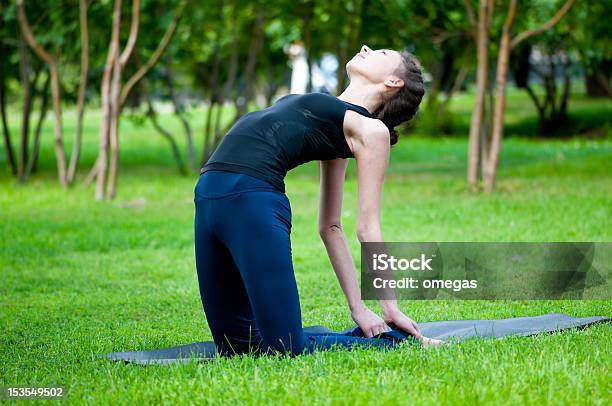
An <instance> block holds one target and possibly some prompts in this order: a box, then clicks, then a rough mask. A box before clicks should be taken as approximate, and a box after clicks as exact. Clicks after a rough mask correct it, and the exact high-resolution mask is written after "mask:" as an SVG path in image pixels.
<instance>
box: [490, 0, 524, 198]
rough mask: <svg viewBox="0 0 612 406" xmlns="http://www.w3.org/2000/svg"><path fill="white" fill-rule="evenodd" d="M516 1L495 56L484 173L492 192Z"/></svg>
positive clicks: (513, 1) (505, 24)
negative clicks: (495, 68) (491, 127)
mask: <svg viewBox="0 0 612 406" xmlns="http://www.w3.org/2000/svg"><path fill="white" fill-rule="evenodd" d="M516 2H517V0H510V6H509V9H508V15H507V16H506V21H505V22H504V26H503V28H502V35H501V41H500V44H499V54H498V58H497V77H496V81H495V83H496V98H495V112H494V113H493V133H492V134H491V148H490V151H489V162H488V164H487V166H486V170H485V173H484V182H485V191H486V192H492V191H493V188H494V187H495V177H496V176H495V175H496V170H497V163H498V161H499V153H500V150H501V141H502V137H503V130H504V125H503V122H504V109H505V107H506V97H505V96H506V79H507V77H508V62H509V58H510V30H511V29H512V25H513V24H514V19H515V17H516Z"/></svg>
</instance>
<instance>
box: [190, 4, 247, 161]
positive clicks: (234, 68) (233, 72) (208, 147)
mask: <svg viewBox="0 0 612 406" xmlns="http://www.w3.org/2000/svg"><path fill="white" fill-rule="evenodd" d="M236 7H237V6H236V2H235V1H234V2H233V7H232V11H233V15H232V21H236V14H237V11H236ZM231 35H232V49H231V53H230V61H229V68H228V73H227V81H226V82H225V84H224V86H223V90H222V91H221V92H220V94H219V103H218V108H217V119H216V120H215V129H214V132H213V133H212V134H213V137H212V142H211V140H209V138H210V137H209V135H208V133H206V134H205V139H204V147H203V149H202V157H201V162H200V164H201V165H203V164H204V163H205V162H206V161H207V160H208V158H209V157H210V155H211V153H212V150H213V146H214V145H215V144H217V140H218V139H221V138H222V137H223V133H224V132H225V130H226V129H227V128H223V130H222V131H220V130H219V125H220V121H221V120H220V117H221V112H222V111H223V108H224V107H225V96H226V95H227V94H229V93H230V91H231V90H232V89H233V88H234V84H235V83H236V77H237V75H238V39H239V38H238V24H237V23H235V24H232V34H231ZM233 122H234V120H231V121H230V123H233ZM228 127H229V126H228Z"/></svg>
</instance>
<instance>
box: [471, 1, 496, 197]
mask: <svg viewBox="0 0 612 406" xmlns="http://www.w3.org/2000/svg"><path fill="white" fill-rule="evenodd" d="M492 7H493V1H492V0H480V2H479V6H478V32H477V43H476V47H477V68H476V100H475V101H474V108H473V110H472V120H471V122H470V138H469V150H468V176H467V177H468V183H469V185H470V187H471V188H472V189H475V188H476V185H477V183H478V164H479V159H478V158H479V149H480V146H479V141H480V137H481V135H480V130H481V127H482V120H483V112H484V101H485V100H484V99H485V92H486V88H487V74H488V58H489V50H488V46H489V26H490V21H489V18H488V15H489V14H490V13H492V10H491V8H492Z"/></svg>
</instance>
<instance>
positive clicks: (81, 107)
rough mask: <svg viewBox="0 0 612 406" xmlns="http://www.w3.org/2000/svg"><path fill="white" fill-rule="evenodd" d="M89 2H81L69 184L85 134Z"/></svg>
mask: <svg viewBox="0 0 612 406" xmlns="http://www.w3.org/2000/svg"><path fill="white" fill-rule="evenodd" d="M87 4H88V0H79V25H80V27H81V77H80V79H79V96H78V102H77V123H76V134H75V137H74V144H73V146H72V154H71V155H70V164H69V165H68V184H72V183H73V182H74V178H75V176H76V170H77V165H78V163H79V156H80V154H81V138H82V133H83V128H82V127H83V113H84V111H85V91H86V90H87V74H88V72H89V28H88V25H87Z"/></svg>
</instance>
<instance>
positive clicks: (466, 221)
mask: <svg viewBox="0 0 612 406" xmlns="http://www.w3.org/2000/svg"><path fill="white" fill-rule="evenodd" d="M512 97H514V96H512ZM461 100H462V99H461V98H460V99H458V102H457V104H456V111H457V112H458V114H465V112H469V98H468V99H465V100H463V101H461ZM525 102H528V101H527V100H526V99H524V100H523V103H525ZM583 103H585V106H586V107H584V106H583V107H584V108H585V109H586V110H587V111H590V110H589V108H588V103H587V102H586V101H583ZM520 106H521V104H520V103H518V102H516V101H514V102H513V101H512V100H511V102H510V103H509V108H510V111H509V114H510V117H520V116H521V115H523V114H524V113H523V112H522V111H520V108H521V107H520ZM592 110H595V111H598V110H601V111H606V112H607V114H609V112H610V110H611V109H610V103H609V102H603V103H602V102H597V103H593V105H592ZM462 111H463V112H464V113H461V112H462ZM86 117H87V121H86V134H85V150H84V156H83V158H84V159H83V165H82V170H81V173H80V177H81V178H82V177H83V176H84V174H85V172H86V170H87V168H88V167H89V165H91V163H92V162H93V160H94V158H95V146H96V138H97V132H96V131H97V120H98V115H97V113H96V112H93V113H92V112H88V114H87V116H86ZM526 117H527V120H528V122H529V120H533V115H526ZM73 118H74V113H73V112H70V111H69V112H67V114H66V122H65V126H64V128H65V130H66V132H67V136H66V138H67V141H69V138H70V137H68V134H72V131H73V129H74V120H73ZM11 120H13V121H12V124H13V126H14V129H13V133H14V134H15V133H16V130H17V126H18V121H17V120H18V115H17V114H12V115H11ZM201 120H202V115H201V114H195V113H194V114H193V116H192V122H193V123H194V125H195V129H196V131H200V132H201V124H202V122H201ZM165 122H166V124H167V125H168V126H169V127H170V128H174V129H175V130H178V129H179V128H180V127H179V125H178V123H177V122H176V121H175V120H174V119H172V118H166V119H165ZM517 122H518V123H519V124H520V122H521V121H520V119H519V120H518V121H517ZM519 127H520V125H519ZM178 135H179V136H180V135H181V133H180V132H178ZM525 135H526V136H528V135H531V134H527V133H525ZM51 139H52V121H51V120H48V121H47V123H46V125H45V132H44V145H43V150H42V153H43V155H42V161H41V169H40V173H37V174H35V175H34V176H33V177H32V178H31V179H30V181H29V182H28V184H26V185H18V184H16V183H15V181H14V179H13V178H11V177H10V176H8V175H7V173H6V172H3V173H2V174H1V175H0V241H1V243H0V270H1V275H2V283H1V284H0V306H1V309H2V311H1V312H0V323H1V324H0V325H1V326H2V333H1V334H0V365H1V367H0V383H1V384H7V385H8V384H11V385H34V384H36V385H51V384H63V385H66V386H67V388H68V399H69V400H70V401H71V403H75V404H82V403H85V402H87V403H94V402H95V403H117V402H119V403H122V404H125V403H131V402H136V403H138V404H144V403H147V404H148V403H151V402H155V403H159V402H164V403H172V404H174V403H178V402H181V403H193V404H201V403H228V404H233V403H236V402H238V403H255V404H266V403H290V404H297V403H315V404H353V403H357V404H395V403H400V404H414V403H418V404H457V403H465V404H489V403H493V402H494V403H505V404H516V403H528V404H550V403H552V404H559V403H562V404H576V403H577V404H609V401H610V398H611V396H612V382H611V380H610V368H611V366H612V362H611V361H612V360H611V357H610V354H611V353H612V340H611V333H612V327H611V326H610V324H602V325H595V326H592V327H590V328H587V329H585V330H582V331H566V332H562V333H558V334H550V335H540V336H535V337H528V338H516V337H510V338H505V339H502V340H484V339H474V340H469V341H466V342H463V343H460V344H457V345H454V346H452V347H451V348H447V349H442V350H437V351H423V350H421V349H419V348H416V347H412V348H402V349H398V350H393V351H390V352H382V351H376V350H360V351H355V352H346V351H330V352H322V353H317V354H314V355H307V356H300V357H297V358H294V359H283V358H274V357H269V358H266V357H263V358H252V357H237V358H234V359H225V360H222V359H219V360H215V361H213V362H205V363H191V364H187V365H172V366H151V367H140V366H135V365H123V364H119V363H112V362H108V361H105V360H103V359H99V358H97V357H96V354H101V353H106V352H111V351H120V350H128V349H153V348H161V347H167V346H173V345H178V344H184V343H188V342H193V341H202V340H210V339H211V335H210V331H209V329H208V327H207V324H206V320H205V318H204V313H203V311H202V308H201V304H200V298H199V294H198V287H197V279H196V272H195V261H194V255H193V235H192V233H193V212H194V208H193V188H194V186H195V182H196V179H197V176H196V175H190V176H187V177H181V176H178V175H177V174H176V173H175V169H174V166H173V162H172V158H171V156H170V154H169V151H168V148H167V146H166V144H165V143H164V142H163V140H162V139H161V137H160V136H159V135H158V134H156V133H154V132H153V131H152V130H151V128H150V127H148V126H145V127H135V126H134V125H132V124H131V123H130V122H129V121H128V120H123V121H122V143H123V144H122V146H123V150H122V156H121V159H122V163H121V165H122V166H121V168H122V171H121V173H120V178H119V190H118V193H119V194H118V196H117V198H116V200H115V201H113V202H96V201H94V199H93V190H92V188H89V189H87V190H84V189H83V188H81V187H80V186H78V187H76V188H74V190H71V191H69V192H65V191H63V190H62V189H61V188H60V187H59V186H58V184H57V181H56V180H55V172H54V165H55V163H54V159H53V150H52V144H51ZM200 139H201V138H200V137H199V135H198V138H197V141H198V145H199V142H200ZM68 146H69V145H68ZM502 154H503V155H502V161H501V169H500V173H499V182H498V189H497V191H496V192H495V193H494V194H492V195H480V194H473V193H470V192H468V190H467V187H466V184H465V180H464V178H465V167H466V156H465V155H466V141H465V137H463V138H442V139H433V138H424V137H412V138H411V137H405V138H403V139H402V141H401V142H400V144H398V145H397V147H394V150H393V154H392V160H391V167H390V170H389V174H388V176H387V180H386V184H385V194H384V199H383V205H384V208H383V217H382V221H383V233H384V235H385V238H386V239H387V240H389V241H612V231H611V230H612V195H611V191H612V159H611V158H612V140H610V138H609V137H605V138H603V139H597V140H581V139H578V138H575V139H572V140H570V141H563V142H562V141H555V140H550V141H539V140H533V139H530V138H528V137H519V136H512V137H510V138H509V139H508V140H507V141H506V142H505V144H504V147H503V152H502ZM2 159H3V158H0V165H2V166H3V169H2V170H3V171H6V169H5V168H4V167H5V164H4V161H2ZM317 179H318V178H317V166H316V163H309V164H307V165H304V166H302V167H299V168H297V169H296V170H295V171H292V172H291V173H290V174H289V176H288V178H287V194H288V196H289V198H290V201H291V205H292V210H293V224H294V225H293V230H292V247H293V259H294V265H295V269H296V275H297V279H298V284H299V290H300V297H301V303H302V309H303V322H304V324H305V325H312V324H323V325H326V326H328V327H330V328H333V329H344V328H347V327H350V326H351V325H352V324H353V323H352V321H351V319H350V316H349V314H348V311H347V308H346V305H345V303H344V298H343V296H342V292H341V290H340V288H339V286H338V283H337V282H336V280H335V276H334V273H333V270H332V268H331V266H330V264H329V260H328V258H327V256H326V255H325V248H324V246H323V244H322V242H321V241H320V239H319V237H318V235H317V224H316V211H317V208H318V182H317ZM356 191H357V185H356V181H355V165H354V162H351V163H350V166H349V179H348V180H347V184H346V187H345V203H344V208H343V209H344V210H343V217H342V220H343V224H344V227H345V230H346V233H347V236H348V238H349V240H350V246H351V250H352V252H353V256H354V258H355V259H356V261H358V260H359V244H358V242H357V240H356V238H355V221H356V208H357V198H356ZM134 202H136V203H137V202H144V204H143V205H139V204H130V203H134ZM357 265H359V264H358V262H357ZM371 304H372V306H373V307H374V308H375V309H378V307H377V305H376V303H371ZM401 306H402V309H403V310H404V311H405V313H406V314H408V315H410V316H411V317H413V318H414V319H415V320H417V321H429V320H451V319H467V318H504V317H513V316H534V315H541V314H545V313H551V312H559V313H566V314H570V315H572V316H593V315H602V316H610V315H611V314H612V311H611V310H612V305H611V302H610V301H419V302H402V303H401Z"/></svg>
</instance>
